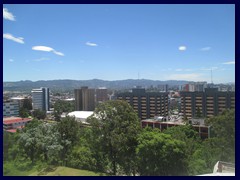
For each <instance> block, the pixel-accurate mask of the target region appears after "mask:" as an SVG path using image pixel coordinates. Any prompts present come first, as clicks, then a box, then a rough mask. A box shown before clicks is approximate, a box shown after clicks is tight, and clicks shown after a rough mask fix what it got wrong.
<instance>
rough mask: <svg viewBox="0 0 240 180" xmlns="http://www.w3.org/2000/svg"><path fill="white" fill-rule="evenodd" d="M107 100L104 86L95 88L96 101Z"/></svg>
mask: <svg viewBox="0 0 240 180" xmlns="http://www.w3.org/2000/svg"><path fill="white" fill-rule="evenodd" d="M107 100H108V94H107V89H106V88H98V89H96V102H97V103H99V102H104V101H107Z"/></svg>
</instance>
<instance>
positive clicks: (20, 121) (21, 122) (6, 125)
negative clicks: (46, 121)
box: [3, 117, 32, 132]
mask: <svg viewBox="0 0 240 180" xmlns="http://www.w3.org/2000/svg"><path fill="white" fill-rule="evenodd" d="M31 120H32V119H31V118H20V117H7V118H3V130H5V131H8V132H16V130H17V129H21V128H23V127H25V125H26V123H28V122H30V121H31Z"/></svg>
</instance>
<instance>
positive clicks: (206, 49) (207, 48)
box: [200, 47, 211, 51]
mask: <svg viewBox="0 0 240 180" xmlns="http://www.w3.org/2000/svg"><path fill="white" fill-rule="evenodd" d="M210 49H211V47H204V48H201V49H200V51H209V50H210Z"/></svg>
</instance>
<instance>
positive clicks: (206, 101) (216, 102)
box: [181, 88, 235, 118]
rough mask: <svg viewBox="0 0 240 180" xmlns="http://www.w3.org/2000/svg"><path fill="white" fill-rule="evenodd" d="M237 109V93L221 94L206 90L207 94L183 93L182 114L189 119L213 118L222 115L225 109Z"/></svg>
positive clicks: (209, 89)
mask: <svg viewBox="0 0 240 180" xmlns="http://www.w3.org/2000/svg"><path fill="white" fill-rule="evenodd" d="M233 108H235V92H219V91H217V89H215V88H206V89H205V92H181V112H182V113H183V114H184V115H185V116H187V118H194V117H196V116H197V113H199V112H198V111H200V114H201V116H203V117H211V116H216V115H218V114H221V113H222V112H223V111H224V110H225V109H233Z"/></svg>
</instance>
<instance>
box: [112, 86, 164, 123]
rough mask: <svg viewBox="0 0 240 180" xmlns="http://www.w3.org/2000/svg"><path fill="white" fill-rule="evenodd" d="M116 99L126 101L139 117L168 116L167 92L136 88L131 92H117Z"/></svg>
mask: <svg viewBox="0 0 240 180" xmlns="http://www.w3.org/2000/svg"><path fill="white" fill-rule="evenodd" d="M116 96H117V99H119V100H125V101H127V102H128V103H129V104H130V105H131V106H132V107H133V109H134V110H135V111H136V112H137V114H138V117H139V118H140V119H147V118H153V117H155V116H168V93H166V92H146V91H145V89H141V88H136V89H133V90H132V92H126V93H120V94H117V95H116Z"/></svg>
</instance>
